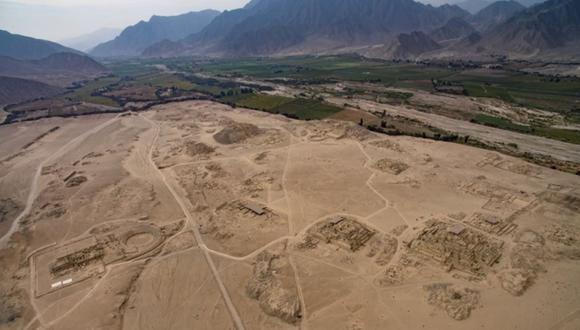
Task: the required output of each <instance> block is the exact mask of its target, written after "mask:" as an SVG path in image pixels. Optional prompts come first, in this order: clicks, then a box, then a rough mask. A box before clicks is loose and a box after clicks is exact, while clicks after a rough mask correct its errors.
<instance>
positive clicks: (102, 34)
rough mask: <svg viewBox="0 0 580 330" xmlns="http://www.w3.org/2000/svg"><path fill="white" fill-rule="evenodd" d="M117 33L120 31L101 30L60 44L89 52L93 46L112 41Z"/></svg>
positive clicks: (114, 29)
mask: <svg viewBox="0 0 580 330" xmlns="http://www.w3.org/2000/svg"><path fill="white" fill-rule="evenodd" d="M119 33H121V29H117V28H101V29H98V30H96V31H93V32H91V33H88V34H83V35H80V36H77V37H75V38H70V39H65V40H62V41H61V42H60V43H61V44H63V45H66V46H68V47H70V48H74V49H78V50H80V51H82V52H90V51H91V50H92V49H93V48H95V46H97V45H99V44H101V43H103V42H107V41H109V40H112V39H114V38H115V37H117V36H118V35H119Z"/></svg>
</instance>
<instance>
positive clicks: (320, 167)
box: [0, 101, 580, 330]
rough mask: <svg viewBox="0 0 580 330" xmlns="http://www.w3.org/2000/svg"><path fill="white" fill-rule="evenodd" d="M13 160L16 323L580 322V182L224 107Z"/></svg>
mask: <svg viewBox="0 0 580 330" xmlns="http://www.w3.org/2000/svg"><path fill="white" fill-rule="evenodd" d="M0 156H1V157H0V235H1V236H2V239H1V240H0V265H1V267H0V317H1V318H0V329H295V328H299V329H561V330H564V329H568V330H572V329H580V281H579V279H580V262H579V260H580V177H579V176H575V175H572V174H567V173H563V172H558V171H554V170H551V169H548V168H543V167H539V166H536V165H532V164H529V163H526V162H524V161H523V160H520V159H516V158H511V157H509V156H505V155H502V154H499V153H496V152H492V151H487V150H482V149H476V148H472V147H469V146H465V145H460V144H452V143H445V142H439V141H433V140H425V139H417V138H413V137H403V136H401V137H388V136H385V135H378V134H375V133H371V132H370V131H368V130H366V129H364V128H362V127H359V126H358V125H355V124H353V123H348V122H339V121H332V120H324V121H310V122H304V121H295V120H291V119H288V118H285V117H283V116H279V115H272V114H267V113H263V112H257V111H252V110H246V109H241V108H237V109H233V108H230V107H228V106H225V105H222V104H218V103H212V102H207V101H191V102H182V103H171V104H167V105H161V106H156V107H153V108H152V109H151V110H149V111H146V112H141V113H131V112H129V113H123V114H102V115H91V116H82V117H76V118H65V119H63V118H47V119H41V120H37V121H32V122H23V123H17V124H11V125H6V126H2V127H0Z"/></svg>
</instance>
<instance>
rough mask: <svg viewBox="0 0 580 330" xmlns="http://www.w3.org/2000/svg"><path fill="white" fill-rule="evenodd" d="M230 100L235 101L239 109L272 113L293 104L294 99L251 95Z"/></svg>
mask: <svg viewBox="0 0 580 330" xmlns="http://www.w3.org/2000/svg"><path fill="white" fill-rule="evenodd" d="M226 100H228V98H226ZM229 100H231V101H233V102H234V103H235V104H236V105H237V106H239V107H244V108H250V109H259V110H263V111H271V110H273V109H276V108H278V107H281V106H282V105H285V104H287V103H290V102H292V101H293V100H294V99H291V98H288V97H282V96H275V95H263V94H250V95H242V96H237V97H233V98H230V99H229Z"/></svg>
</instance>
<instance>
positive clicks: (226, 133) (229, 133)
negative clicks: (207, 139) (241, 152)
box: [213, 123, 261, 145]
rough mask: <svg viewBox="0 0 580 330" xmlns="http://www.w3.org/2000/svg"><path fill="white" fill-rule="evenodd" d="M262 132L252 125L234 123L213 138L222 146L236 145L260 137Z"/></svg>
mask: <svg viewBox="0 0 580 330" xmlns="http://www.w3.org/2000/svg"><path fill="white" fill-rule="evenodd" d="M260 133H261V130H260V129H259V128H258V127H257V126H256V125H252V124H246V123H234V124H230V125H228V126H226V127H224V128H223V129H222V130H221V131H219V132H218V133H216V134H215V135H214V136H213V138H214V139H215V140H216V141H217V142H219V143H221V144H226V145H228V144H236V143H242V142H245V141H246V140H248V139H250V138H253V137H255V136H258V135H260Z"/></svg>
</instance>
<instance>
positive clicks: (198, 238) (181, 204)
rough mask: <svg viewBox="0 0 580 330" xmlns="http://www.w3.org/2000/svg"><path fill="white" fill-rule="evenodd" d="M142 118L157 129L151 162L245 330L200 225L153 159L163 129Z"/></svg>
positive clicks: (236, 318) (238, 322) (238, 321)
mask: <svg viewBox="0 0 580 330" xmlns="http://www.w3.org/2000/svg"><path fill="white" fill-rule="evenodd" d="M142 118H144V119H145V120H146V121H147V122H149V123H150V124H151V126H152V127H154V128H155V130H156V131H155V138H154V139H153V145H152V147H151V150H150V152H149V162H150V164H151V166H152V167H153V168H154V169H155V170H156V172H157V174H158V175H159V177H160V178H161V180H163V183H165V186H166V187H167V189H168V190H169V191H170V192H171V194H172V195H173V197H174V198H175V201H176V202H177V203H178V204H179V207H180V208H181V210H182V211H183V214H185V217H186V218H187V222H188V223H189V224H190V226H191V229H192V230H193V234H194V236H195V240H196V241H197V244H198V245H199V247H200V249H201V251H203V255H204V257H205V260H206V261H207V264H208V265H209V268H210V269H211V272H212V274H213V277H214V279H215V281H216V283H217V285H218V287H219V289H220V292H221V295H222V298H223V299H224V302H225V304H226V306H227V308H228V311H229V312H230V315H231V317H232V321H233V322H234V324H235V325H236V328H237V329H239V330H243V329H245V327H244V323H243V322H242V319H241V318H240V315H239V314H238V311H237V310H236V307H235V306H234V303H233V302H232V299H231V297H230V295H229V293H228V291H227V289H226V287H225V285H224V284H223V282H222V280H221V278H220V276H219V272H218V270H217V268H216V267H215V264H214V262H213V259H212V257H211V255H210V252H209V249H208V247H207V245H205V243H204V241H203V237H202V236H201V233H200V232H199V226H198V225H197V223H196V221H195V220H194V219H193V216H192V215H191V213H190V212H189V210H188V209H187V206H186V205H185V202H184V201H183V199H182V198H181V196H179V194H178V193H177V192H176V191H175V189H173V187H172V186H171V185H170V184H169V182H167V179H166V178H165V175H164V174H163V172H162V171H161V170H159V168H158V167H157V165H156V164H155V162H154V161H153V150H154V145H155V143H156V141H157V140H158V138H159V133H160V130H161V129H160V128H159V125H157V124H156V123H155V122H154V121H152V120H150V119H149V118H147V117H145V116H142Z"/></svg>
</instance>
